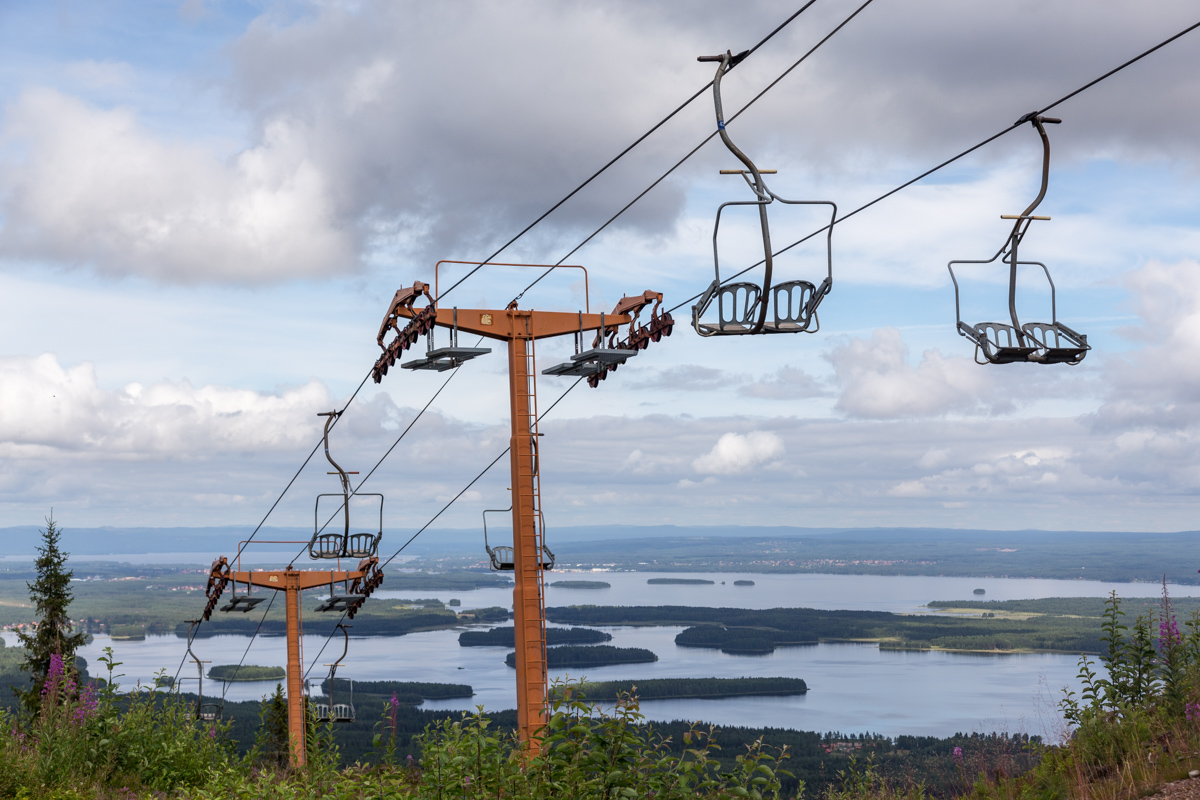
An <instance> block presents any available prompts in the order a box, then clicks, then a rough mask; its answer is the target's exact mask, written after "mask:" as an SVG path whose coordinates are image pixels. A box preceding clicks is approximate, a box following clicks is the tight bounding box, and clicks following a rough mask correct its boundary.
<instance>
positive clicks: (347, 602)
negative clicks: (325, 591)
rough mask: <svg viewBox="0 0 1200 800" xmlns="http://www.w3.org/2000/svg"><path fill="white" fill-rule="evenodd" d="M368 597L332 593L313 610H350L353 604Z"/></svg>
mask: <svg viewBox="0 0 1200 800" xmlns="http://www.w3.org/2000/svg"><path fill="white" fill-rule="evenodd" d="M366 599H367V596H366V595H332V596H330V597H326V599H325V600H324V601H322V603H320V604H319V606H317V608H314V609H313V610H318V612H344V610H349V608H350V606H353V604H354V603H356V602H359V601H361V600H366Z"/></svg>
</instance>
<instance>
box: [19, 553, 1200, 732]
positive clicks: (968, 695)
mask: <svg viewBox="0 0 1200 800" xmlns="http://www.w3.org/2000/svg"><path fill="white" fill-rule="evenodd" d="M653 577H685V578H687V577H691V578H706V579H709V580H714V581H715V583H714V584H712V585H702V586H689V585H684V586H680V585H648V584H647V583H646V581H647V579H649V578H653ZM563 579H569V580H575V579H590V580H603V581H607V582H609V583H611V584H612V588H610V589H604V590H579V589H563V588H559V587H554V586H550V587H548V589H547V604H548V605H572V604H584V603H591V604H597V605H705V606H730V607H741V608H772V607H780V606H783V607H792V606H795V607H809V608H823V609H839V608H842V609H861V610H879V611H893V612H901V613H905V612H907V613H913V612H922V611H924V612H928V609H922V605H923V604H924V603H927V602H929V601H930V600H959V599H992V600H1004V599H1025V598H1038V597H1085V596H1093V597H1100V596H1104V595H1107V594H1108V592H1109V591H1110V590H1112V589H1114V588H1115V589H1116V590H1117V591H1118V593H1119V594H1120V595H1121V596H1122V597H1154V596H1157V595H1158V593H1159V592H1160V591H1161V587H1160V586H1158V585H1156V584H1128V583H1127V584H1106V583H1100V582H1096V581H1060V580H1035V579H1023V578H1022V579H1001V578H937V577H933V578H930V577H893V576H841V575H838V576H832V575H757V574H751V575H742V574H732V573H722V574H712V573H701V574H680V573H669V574H667V573H644V572H643V573H582V574H581V573H556V574H555V577H553V578H551V579H550V580H551V581H554V580H563ZM737 579H748V580H753V581H755V585H754V586H748V587H741V586H738V587H735V586H733V581H734V580H737ZM721 581H724V582H725V583H724V585H722V583H721ZM976 588H982V589H984V590H985V591H986V594H985V595H984V596H983V597H982V598H979V597H977V596H976V595H974V594H973V590H974V589H976ZM1170 589H1171V592H1172V594H1173V595H1175V596H1195V595H1197V594H1200V587H1195V586H1189V587H1184V586H1172V587H1170ZM402 596H407V597H410V598H411V597H416V596H420V597H437V598H438V599H441V600H444V601H445V600H449V599H450V598H451V597H455V598H458V599H460V600H461V602H462V608H464V609H468V608H477V607H484V606H491V605H502V606H505V607H510V606H511V603H512V592H511V590H509V589H480V590H474V591H463V590H455V591H453V592H442V591H419V592H395V591H388V590H380V591H377V592H376V593H375V595H374V599H389V598H391V599H395V598H398V597H402ZM314 604H315V601H310V600H308V599H306V601H305V608H306V609H307V608H311V607H312V605H314ZM314 617H315V615H313V614H311V613H310V614H308V615H307V617H306V618H307V619H308V620H309V629H310V630H311V629H312V628H315V627H316V622H315V619H314ZM603 629H604V630H607V631H609V632H610V633H612V635H613V641H612V644H614V645H616V646H620V647H645V648H647V649H649V650H652V651H653V652H655V653H657V654H658V656H659V659H660V660H659V661H658V662H656V663H653V664H635V665H619V666H611V667H602V668H594V669H589V670H586V677H588V678H590V679H594V680H617V679H632V680H639V679H642V680H644V679H650V678H666V677H730V678H737V677H759V676H761V677H771V676H780V677H797V678H803V679H804V680H805V681H806V682H807V683H808V686H809V693H808V694H807V695H804V696H797V697H753V698H731V699H725V700H659V701H653V702H647V703H645V704H644V706H643V711H644V712H645V713H646V715H647V716H648V717H649V718H651V719H659V720H671V719H688V720H691V719H697V720H703V721H706V722H713V723H716V724H718V725H750V726H756V727H766V726H772V727H783V728H797V729H801V730H816V731H822V732H824V731H842V732H844V733H859V732H868V731H869V732H874V733H880V734H884V735H888V736H895V735H898V734H902V733H908V734H918V735H933V736H947V735H950V734H953V733H956V732H960V731H961V732H964V733H970V732H974V731H980V732H989V731H993V730H1000V731H1010V732H1015V731H1024V732H1028V733H1036V734H1042V735H1049V736H1052V737H1056V736H1057V735H1058V734H1059V733H1061V723H1060V722H1059V717H1058V713H1057V709H1056V704H1057V702H1058V700H1059V698H1060V697H1061V690H1062V688H1063V687H1065V686H1069V687H1071V688H1072V690H1074V691H1076V692H1078V691H1079V687H1078V681H1077V679H1076V670H1077V662H1078V659H1077V658H1076V657H1075V656H1072V655H1064V654H1052V653H1041V654H1029V655H1009V656H995V655H973V654H962V653H945V652H902V651H889V650H879V649H878V648H877V647H876V646H875V645H873V644H840V643H839V644H821V645H817V646H811V647H792V648H780V649H777V650H776V651H775V652H774V653H773V654H771V655H767V656H730V655H726V654H723V653H721V652H719V651H716V650H700V649H694V648H680V647H676V646H675V643H674V637H675V635H676V634H677V633H678V632H679V631H680V630H682V628H680V627H663V628H633V627H605V628H603ZM458 633H459V631H457V630H452V631H429V632H425V633H416V634H410V635H408V636H402V637H363V638H355V639H352V640H351V643H350V652H349V655H348V656H347V658H346V660H345V661H344V662H343V666H342V667H341V668H340V669H339V672H338V675H339V676H340V677H345V678H351V679H354V680H410V681H432V682H440V683H446V682H457V683H467V684H470V685H471V686H472V687H473V688H474V690H475V696H474V697H472V698H470V699H464V700H453V701H430V702H427V703H426V704H425V706H424V707H426V708H437V709H464V710H470V709H473V708H474V706H476V705H483V706H484V707H485V708H486V709H492V710H498V709H504V708H512V707H514V705H515V688H514V678H515V674H514V671H513V670H512V669H511V668H509V667H508V666H506V665H505V663H504V656H505V654H506V653H507V652H508V650H507V649H506V648H482V647H459V645H458ZM5 638H6V640H8V641H10V642H11V641H12V639H13V638H15V637H14V636H13V635H12V634H5ZM249 641H250V640H249V637H245V636H217V637H212V638H208V639H201V640H198V641H197V644H196V646H195V652H196V654H197V655H198V656H199V657H200V658H201V659H204V660H205V661H209V662H211V663H212V664H230V663H237V662H238V660H239V659H240V658H241V656H242V653H243V651H245V649H246V646H247V644H248V643H249ZM325 642H326V637H325V636H323V635H320V634H311V635H306V636H305V637H304V643H303V645H304V652H305V657H306V659H307V661H308V662H309V663H316V664H317V665H318V666H317V667H315V668H314V669H312V675H311V677H313V678H314V679H315V680H318V681H319V679H321V678H323V677H325V673H326V669H325V668H324V667H322V666H320V665H321V664H325V663H328V662H331V661H333V660H334V659H335V658H336V657H337V655H338V654H339V653H340V651H341V641H340V639H338V640H334V641H332V642H330V643H329V645H328V649H327V650H326V651H325V652H324V653H321V652H320V650H321V648H322V646H323V645H325ZM109 645H111V646H112V647H113V649H114V651H115V654H116V658H117V659H118V660H119V661H123V662H124V664H123V665H122V666H121V667H120V669H119V672H123V673H125V675H126V677H125V678H123V679H121V682H122V683H123V684H126V685H131V684H132V683H133V682H135V681H137V680H140V681H142V682H143V683H150V682H152V681H153V678H154V674H155V672H156V671H157V670H159V669H163V668H165V669H167V672H168V674H174V673H175V670H176V668H177V667H178V666H179V664H180V660H181V658H182V657H183V655H184V642H183V640H182V639H179V638H177V637H174V636H149V637H147V638H146V640H145V641H138V642H132V641H117V642H113V641H111V640H109V639H108V638H107V637H104V636H97V637H96V639H95V641H94V642H93V643H92V644H91V645H89V646H87V647H86V648H84V649H83V650H82V651H81V652H80V655H83V656H84V657H85V658H87V659H88V663H89V664H90V665H91V669H92V671H93V673H94V674H100V673H99V667H100V666H101V665H100V664H99V663H98V661H97V659H98V657H99V656H100V655H101V654H102V651H103V648H104V647H105V646H109ZM246 663H250V664H260V665H264V666H276V665H283V664H284V663H285V645H284V641H283V639H282V638H281V637H260V638H259V639H257V640H256V641H255V642H254V643H253V646H252V647H251V650H250V653H249V655H248V656H247V659H246ZM181 675H182V676H184V677H188V676H194V675H195V668H194V667H192V666H191V665H188V666H185V667H184V669H183V672H182V673H181ZM565 675H566V673H565V672H563V671H557V672H553V673H552V676H551V677H552V678H562V677H564V676H565ZM570 677H572V678H577V677H581V674H580V673H578V672H577V671H570ZM194 687H195V681H194V679H193V680H189V681H188V682H187V683H185V684H184V689H185V690H193V689H194ZM221 687H222V684H220V683H217V682H215V681H207V680H206V681H205V691H206V694H210V693H212V692H213V691H214V690H215V691H216V692H217V693H219V692H220V691H221ZM273 688H274V684H273V683H242V684H231V685H230V687H229V689H228V691H227V697H228V698H229V699H230V700H250V699H258V698H260V697H261V696H263V695H264V694H266V693H268V692H270V691H271V690H272V689H273Z"/></svg>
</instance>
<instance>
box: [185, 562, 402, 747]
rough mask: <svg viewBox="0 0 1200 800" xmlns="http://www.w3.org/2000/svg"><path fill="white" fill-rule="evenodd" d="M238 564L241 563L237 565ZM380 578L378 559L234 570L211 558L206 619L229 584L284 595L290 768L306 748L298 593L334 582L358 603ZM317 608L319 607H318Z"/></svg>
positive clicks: (227, 563) (224, 563) (330, 585)
mask: <svg viewBox="0 0 1200 800" xmlns="http://www.w3.org/2000/svg"><path fill="white" fill-rule="evenodd" d="M260 544H282V542H260ZM287 544H303V543H302V542H287ZM239 566H240V565H239ZM381 581H382V573H381V572H380V570H379V560H378V559H377V558H365V559H363V560H362V561H361V562H359V565H358V569H355V570H340V569H330V570H298V569H294V568H293V567H292V566H291V565H290V564H289V565H288V567H287V568H286V569H276V570H253V571H250V570H240V569H239V570H233V569H230V568H229V562H228V560H227V559H226V558H225V557H224V556H220V557H219V558H217V559H216V560H214V561H213V564H212V568H211V570H210V571H209V578H208V587H207V594H208V598H209V604H208V607H207V608H205V611H204V618H205V619H208V618H209V616H211V614H212V610H213V608H214V607H215V606H216V603H217V600H218V599H220V597H221V593H222V592H224V591H225V587H226V586H227V585H229V584H230V583H232V584H234V586H236V585H237V584H239V583H240V584H242V585H243V586H245V587H247V589H249V587H251V586H258V587H261V588H263V589H274V590H276V591H281V592H284V594H285V595H286V600H287V603H286V615H287V699H288V741H289V744H290V745H291V765H292V767H293V768H299V767H303V766H304V765H305V763H307V752H306V750H305V736H304V732H305V731H304V729H305V721H306V715H305V710H304V663H303V659H302V658H301V653H300V633H301V630H302V625H301V615H300V593H301V592H303V591H304V590H305V589H316V588H320V587H322V586H329V587H331V591H332V587H333V586H334V585H335V584H338V583H341V584H347V583H349V584H351V585H352V587H353V589H352V591H356V592H360V594H359V595H356V596H357V597H359V598H361V599H360V600H359V601H358V604H359V605H361V602H362V601H363V600H365V599H366V595H368V594H370V591H371V590H372V589H374V587H375V586H378V585H379V583H380V582H381ZM318 610H320V609H318Z"/></svg>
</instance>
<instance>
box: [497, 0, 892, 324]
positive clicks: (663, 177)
mask: <svg viewBox="0 0 1200 800" xmlns="http://www.w3.org/2000/svg"><path fill="white" fill-rule="evenodd" d="M872 2H874V0H866V2H865V3H863V4H862V5H861V6H859V7H858V8H857V9H855V10H854V13H852V14H851V15H850V16H848V17H846V18H845V19H844V20H842V22H841V23H840V24H839V25H838V26H837V27H836V28H834V29H833V30H832V31H830V32H829V33H828V34H827V35H826V36H825V38H823V39H821V41H819V42H817V43H816V44H815V45H813V46H812V47H811V48H810V49H809V50H808V52H806V53H805V54H804V55H802V56H800V58H799V59H797V60H796V61H795V62H794V63H793V64H792V65H791V66H790V67H788V68H787V69H785V70H784V71H783V72H782V73H781V74H780V75H779V77H778V78H776V79H775V80H773V81H771V82H770V83H769V84H767V85H766V87H765V88H764V89H763V90H762V91H760V92H759V93H758V94H756V95H754V97H752V98H751V99H750V102H748V103H746V104H745V105H744V106H742V107H741V108H740V109H738V111H737V113H735V114H734V115H733V116H731V117H730V118H729V119H727V120H726V121H725V124H726V125H729V123H731V122H733V121H734V120H735V119H737V118H738V117H740V116H741V115H742V113H743V112H745V111H746V109H748V108H750V106H752V105H754V104H755V103H757V102H758V101H759V99H760V98H761V97H762V96H763V95H764V94H766V93H767V92H769V91H771V89H773V88H775V85H776V84H778V83H779V82H780V81H781V80H783V79H784V78H786V77H787V76H788V75H789V74H790V73H791V72H792V70H794V69H796V67H798V66H800V65H801V64H803V63H804V62H805V61H806V60H807V59H808V57H809V56H811V55H812V54H813V53H815V52H817V50H818V49H820V47H821V45H823V44H825V43H826V42H828V41H829V40H830V39H832V38H833V36H834V34H836V33H837V32H838V31H840V30H841V29H842V28H844V27H846V25H847V24H849V22H850V20H852V19H854V18H855V17H857V16H858V15H859V13H861V12H862V10H863V9H865V8H866V7H867V6H869V5H871V3H872ZM807 7H808V6H805V8H807ZM801 10H803V9H801ZM751 52H753V51H751ZM708 85H709V86H712V81H709V84H708ZM705 88H707V87H705ZM717 133H718V131H716V130H714V131H713V132H712V133H710V134H709V135H708V136H706V137H704V139H703V140H701V142H700V144H698V145H696V146H695V147H693V148H692V149H691V150H689V151H688V153H687V155H685V156H684V157H683V158H681V159H679V160H678V161H676V162H675V164H674V165H672V166H671V168H670V169H668V170H667V171H666V172H664V173H663V174H662V175H660V176H659V177H658V178H657V179H656V180H655V181H654V182H653V183H651V184H650V185H649V186H647V187H646V188H645V189H643V190H642V191H641V192H640V193H639V194H638V195H637V196H636V197H634V198H633V199H632V200H630V201H629V202H628V203H626V204H625V205H624V206H623V207H622V208H621V210H620V211H618V212H617V213H615V214H613V215H612V216H611V217H609V218H608V221H606V222H605V223H604V224H603V225H601V226H600V227H599V228H597V229H596V230H594V231H592V233H591V235H589V236H588V237H587V238H586V239H584V240H583V241H582V242H580V243H579V244H578V245H576V246H575V247H574V248H573V249H572V250H571V251H570V252H569V253H567V254H566V255H565V256H563V257H562V258H560V259H559V260H558V261H556V262H555V263H554V265H553V266H551V267H548V268H547V269H546V271H545V272H543V273H542V274H541V275H539V276H538V277H536V278H534V279H533V281H532V282H531V283H530V284H529V285H528V286H526V287H525V288H524V289H522V290H521V293H520V294H518V295H517V296H516V297H515V298H514V299H513V302H514V303H515V302H516V301H517V300H520V299H521V298H522V297H524V296H525V293H526V292H528V291H529V290H530V289H532V288H533V287H534V286H537V285H538V283H540V282H541V280H542V278H545V277H546V276H547V275H549V274H550V273H551V272H553V271H554V270H556V269H557V268H558V267H559V266H561V265H562V264H563V262H565V261H566V260H567V259H568V258H570V257H571V256H573V255H574V254H575V253H576V252H578V251H579V250H580V249H581V248H582V247H583V246H584V245H585V244H587V243H588V242H590V241H591V240H592V239H594V238H596V236H598V235H599V234H600V232H601V231H603V230H604V229H605V228H607V227H608V226H609V225H611V224H612V223H614V222H616V220H617V218H618V217H620V216H621V215H622V214H624V213H625V212H626V211H628V210H629V209H630V208H632V207H633V205H634V203H636V202H637V201H639V200H641V199H642V198H643V197H645V196H646V195H647V194H649V192H650V190H651V189H653V188H654V187H655V186H658V185H659V184H660V183H662V182H663V181H664V180H666V179H667V176H669V175H670V174H671V173H672V172H674V171H675V170H677V169H679V167H680V166H682V165H683V163H684V162H685V161H687V160H688V159H689V158H691V157H692V156H694V155H696V153H698V152H699V151H700V149H701V148H702V147H704V145H706V144H708V143H709V142H710V141H712V140H713V138H714V137H716V135H717ZM759 263H762V262H759ZM480 266H482V265H480ZM755 266H757V264H756V265H755ZM476 269H478V268H476ZM750 269H754V267H750ZM697 296H699V295H697ZM685 302H690V301H685ZM676 308H678V306H676ZM671 310H672V311H674V310H675V309H671Z"/></svg>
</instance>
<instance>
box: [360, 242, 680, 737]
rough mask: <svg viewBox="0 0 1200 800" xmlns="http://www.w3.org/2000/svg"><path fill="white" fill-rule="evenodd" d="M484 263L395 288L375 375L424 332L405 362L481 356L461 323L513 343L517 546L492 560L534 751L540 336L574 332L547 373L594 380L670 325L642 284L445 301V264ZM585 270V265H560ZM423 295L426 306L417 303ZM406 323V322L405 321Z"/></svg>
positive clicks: (540, 595)
mask: <svg viewBox="0 0 1200 800" xmlns="http://www.w3.org/2000/svg"><path fill="white" fill-rule="evenodd" d="M477 263H478V262H464V261H439V262H438V264H437V267H435V269H434V281H435V283H434V286H433V287H432V288H433V292H430V286H429V285H428V284H425V283H422V282H420V281H417V282H416V283H414V284H413V285H412V287H411V288H407V289H401V290H399V291H398V292H396V296H395V297H394V298H393V299H392V304H391V306H390V307H389V308H388V311H387V314H386V315H384V318H383V324H382V325H380V328H379V336H378V338H377V342H378V344H379V346H380V347H381V348H383V355H381V356H380V358H379V360H378V361H377V362H376V364H375V371H374V377H375V381H376V383H378V382H379V381H381V380H382V379H383V376H384V375H386V374H387V372H388V368H389V367H391V366H394V365H395V363H396V361H397V359H398V358H399V357H400V355H401V354H402V353H403V352H404V351H405V350H407V349H408V348H410V347H412V346H413V345H414V344H416V342H417V341H418V339H419V338H420V337H421V336H422V335H424V336H427V337H428V338H427V348H426V354H425V357H424V358H419V359H416V360H413V361H409V362H406V363H402V364H401V365H400V366H401V367H402V368H404V369H431V370H437V371H439V372H440V371H444V370H448V369H454V368H455V367H458V366H459V365H460V364H462V363H463V362H464V361H467V360H469V359H471V358H475V357H476V356H480V355H483V354H485V353H490V352H491V349H490V348H485V347H459V346H458V334H459V332H460V331H462V332H466V333H468V334H477V335H479V336H483V337H486V338H488V339H497V340H500V341H503V342H507V343H508V376H509V377H508V384H509V407H510V415H511V422H512V439H511V440H510V443H509V448H510V449H509V452H510V468H511V471H512V493H513V494H512V498H513V503H512V523H513V547H512V551H511V555H509V553H508V552H507V551H508V548H503V547H501V548H495V551H496V553H494V554H493V555H492V568H493V569H503V570H512V571H513V576H514V579H515V581H516V585H515V587H514V589H513V620H514V628H515V638H516V642H515V644H516V660H517V664H516V666H517V725H518V732H519V734H520V737H521V739H522V741H524V742H526V743H527V745H528V747H529V750H530V751H531V752H534V753H536V752H537V751H538V750H539V749H540V733H539V730H540V728H541V727H542V726H543V725H544V724H545V722H546V603H545V585H544V582H543V571H544V570H545V569H547V568H549V567H550V566H551V564H552V563H553V562H552V557H551V560H547V557H548V551H546V550H545V548H544V544H543V541H542V538H543V537H542V534H543V530H542V524H541V519H542V516H541V496H540V495H541V492H540V482H539V475H538V472H539V466H540V464H539V459H538V437H539V436H540V435H541V434H540V433H539V432H538V423H537V420H538V410H537V391H536V384H537V381H536V366H535V350H536V347H535V343H536V342H537V340H538V339H546V338H549V337H552V336H566V335H568V334H574V335H575V355H574V356H572V358H571V360H570V361H568V362H566V363H564V364H559V365H557V366H555V367H551V368H550V369H547V370H544V372H543V374H549V375H575V376H580V377H586V378H587V379H588V383H589V384H590V385H591V386H593V387H594V386H596V385H598V383H599V382H600V381H601V380H603V379H604V377H605V376H606V374H607V373H608V372H610V371H612V370H614V369H616V368H617V366H618V365H620V364H623V363H624V362H625V361H626V360H628V359H629V358H630V357H632V356H634V355H637V352H638V351H639V350H642V349H644V348H645V347H646V346H648V345H649V343H650V342H651V341H654V342H657V341H659V339H661V338H662V337H663V336H669V335H670V333H671V328H672V324H673V322H672V320H671V317H670V314H662V315H660V314H659V308H660V307H661V305H662V294H660V293H658V292H644V293H642V294H640V295H635V296H632V297H623V298H621V301H620V302H619V303H617V305H616V308H615V309H613V311H612V313H610V314H603V313H601V314H592V313H590V308H588V309H587V310H586V311H579V312H558V311H533V310H528V309H521V308H517V304H516V302H515V301H514V302H513V303H510V304H509V305H508V307H507V308H502V309H481V308H452V309H445V308H438V306H437V283H436V281H437V275H438V270H439V269H440V267H441V265H442V264H471V265H475V264H477ZM495 266H507V267H542V268H545V267H546V266H547V265H538V264H496V265H495ZM562 268H563V269H580V270H583V267H562ZM583 274H584V292H585V304H586V303H587V299H586V298H587V271H586V270H584V273H583ZM418 301H423V303H424V305H423V306H422V307H421V308H416V307H415V304H416V303H417V302H418ZM651 304H653V310H652V312H651V319H650V321H649V324H648V325H639V324H638V321H637V320H638V315H639V313H640V312H641V311H642V309H644V308H645V307H646V306H648V305H651ZM402 320H407V324H405V325H404V326H403V327H401V321H402ZM624 325H628V326H629V329H628V330H629V333H628V336H627V337H626V338H625V339H624V340H621V341H618V340H617V336H618V332H619V329H620V327H621V326H624ZM435 326H441V327H444V328H448V329H449V330H450V337H449V338H450V342H449V345H448V346H446V347H441V348H437V347H435V346H434V342H433V330H434V328H435ZM389 330H393V331H395V333H396V335H395V338H394V339H393V340H392V342H391V343H390V344H387V345H385V344H384V341H383V340H384V338H385V337H386V336H387V334H388V331H389ZM589 331H597V334H596V336H595V338H594V340H593V342H592V347H591V348H590V349H587V350H584V349H583V341H584V333H585V332H589Z"/></svg>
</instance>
